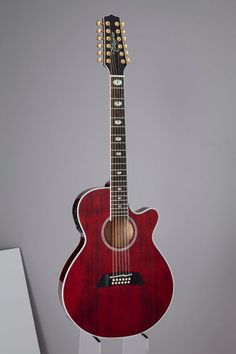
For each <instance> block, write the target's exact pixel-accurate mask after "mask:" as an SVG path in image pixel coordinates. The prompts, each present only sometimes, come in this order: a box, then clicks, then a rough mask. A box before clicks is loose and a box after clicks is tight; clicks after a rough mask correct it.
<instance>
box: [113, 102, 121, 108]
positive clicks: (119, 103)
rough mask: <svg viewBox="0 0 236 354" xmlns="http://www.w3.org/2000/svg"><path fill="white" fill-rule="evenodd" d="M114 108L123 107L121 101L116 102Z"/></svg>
mask: <svg viewBox="0 0 236 354" xmlns="http://www.w3.org/2000/svg"><path fill="white" fill-rule="evenodd" d="M114 106H116V107H120V106H122V102H121V101H115V102H114Z"/></svg>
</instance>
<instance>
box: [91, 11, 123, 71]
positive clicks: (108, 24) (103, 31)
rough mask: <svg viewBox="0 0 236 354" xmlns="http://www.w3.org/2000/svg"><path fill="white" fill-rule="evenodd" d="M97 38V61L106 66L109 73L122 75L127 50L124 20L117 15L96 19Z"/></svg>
mask: <svg viewBox="0 0 236 354" xmlns="http://www.w3.org/2000/svg"><path fill="white" fill-rule="evenodd" d="M97 26H98V28H97V33H98V36H97V40H98V44H97V47H98V52H97V54H98V55H99V58H98V59H97V61H98V62H99V63H103V65H104V66H106V67H107V69H108V70H109V72H110V74H111V75H123V73H124V69H125V67H126V65H127V63H129V62H130V60H129V58H128V57H127V55H128V51H127V50H126V49H127V44H126V43H125V42H126V37H125V36H124V34H125V29H124V28H123V27H124V22H120V19H119V17H116V16H113V15H110V16H105V17H104V18H103V19H102V21H99V20H98V21H97Z"/></svg>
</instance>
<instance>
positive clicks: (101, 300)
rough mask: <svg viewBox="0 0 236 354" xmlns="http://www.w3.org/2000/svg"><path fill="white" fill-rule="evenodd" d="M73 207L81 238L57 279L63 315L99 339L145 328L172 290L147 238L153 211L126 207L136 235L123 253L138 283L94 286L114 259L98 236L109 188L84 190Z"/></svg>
mask: <svg viewBox="0 0 236 354" xmlns="http://www.w3.org/2000/svg"><path fill="white" fill-rule="evenodd" d="M73 210H74V218H75V222H76V225H77V228H78V229H79V231H80V232H82V233H83V236H82V237H81V239H80V243H79V245H78V247H77V248H76V249H75V251H74V252H73V253H72V255H71V256H70V258H69V259H68V261H67V263H66V265H65V266H64V268H63V271H62V273H61V277H60V289H59V293H60V298H61V301H62V304H63V306H64V308H65V311H66V312H67V314H68V316H69V317H70V318H71V319H72V321H73V322H74V323H75V324H76V325H77V326H79V327H80V328H82V329H83V330H85V331H87V332H88V333H91V334H93V335H96V336H99V337H109V338H116V337H124V336H130V335H134V334H138V333H142V332H143V331H146V330H147V329H149V328H151V327H152V326H153V325H155V324H156V323H157V322H158V321H159V320H160V318H161V317H162V316H163V315H164V313H165V312H166V310H167V308H168V306H169V304H170V301H171V298H172V293H173V281H172V276H171V272H170V270H169V267H168V265H167V263H166V262H165V260H164V258H163V257H162V255H161V254H160V252H159V251H158V250H157V248H156V246H155V245H154V244H153V240H152V234H153V230H154V228H155V226H156V223H157V219H158V214H157V212H156V210H154V209H146V210H143V211H142V212H140V213H138V212H136V213H135V212H133V211H132V210H129V218H130V220H132V223H133V225H134V227H135V232H136V234H135V238H134V240H133V244H132V245H131V246H130V247H129V249H128V252H126V255H127V254H128V256H129V263H130V272H131V273H133V274H138V275H139V276H140V279H141V280H142V282H140V284H135V285H134V284H123V285H113V286H100V285H99V284H100V283H101V279H102V277H103V276H104V275H107V274H110V273H111V271H112V269H111V268H112V260H113V258H112V257H114V251H112V249H111V248H109V247H108V245H107V244H106V242H105V240H104V238H103V230H104V224H105V222H106V220H108V219H109V215H110V214H109V213H110V188H108V187H103V188H96V189H92V190H89V191H86V192H85V193H83V194H82V195H80V196H79V198H77V199H76V201H75V204H74V209H73ZM75 211H76V213H75ZM99 281H100V283H99Z"/></svg>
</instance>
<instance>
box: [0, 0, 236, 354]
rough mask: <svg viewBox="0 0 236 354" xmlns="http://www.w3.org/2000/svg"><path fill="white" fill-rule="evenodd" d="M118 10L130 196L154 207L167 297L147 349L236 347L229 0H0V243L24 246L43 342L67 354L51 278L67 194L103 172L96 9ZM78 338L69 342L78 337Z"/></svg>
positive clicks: (61, 248)
mask: <svg viewBox="0 0 236 354" xmlns="http://www.w3.org/2000/svg"><path fill="white" fill-rule="evenodd" d="M111 12H112V13H113V14H115V15H119V16H121V17H122V19H123V20H124V21H125V22H126V27H127V35H128V44H129V51H130V56H131V59H132V62H133V63H132V65H131V64H130V66H128V67H127V69H126V98H127V104H126V107H127V112H126V113H127V130H128V159H129V160H128V161H129V199H130V204H131V206H132V208H133V209H138V208H139V207H142V206H144V205H145V206H153V207H156V208H157V209H158V210H159V213H160V220H159V226H158V228H157V229H156V236H155V240H156V242H157V245H158V247H159V249H160V250H161V252H162V253H163V254H164V255H165V257H166V259H167V260H168V262H169V263H170V265H171V268H172V270H173V273H174V278H175V297H174V301H173V303H172V306H171V308H170V310H169V311H168V313H167V315H166V316H165V318H164V319H163V320H162V321H161V322H160V323H159V325H158V326H156V327H155V328H153V329H152V330H151V331H150V333H149V334H150V336H151V338H152V340H151V349H150V353H151V354H154V353H160V354H172V353H173V354H213V353H214V354H222V353H225V354H234V353H235V351H236V343H235V339H234V332H235V322H236V312H235V296H236V291H235V290H236V289H235V277H234V273H235V272H234V271H235V257H234V253H235V226H236V225H235V224H236V222H235V219H236V218H235V179H236V176H235V111H236V100H235V90H236V84H235V82H236V81H235V78H236V77H235V76H236V75H235V63H236V50H235V38H236V25H235V18H236V1H234V0H232V1H231V0H225V1H223V0H222V1H217V0H216V1H213V0H212V1H210V0H208V1H207V0H198V1H196V0H194V1H193V0H179V1H176V0H158V1H154V0H153V1H151V0H148V1H128V0H127V1H119V2H117V1H116V2H115V1H114V0H110V1H108V0H101V1H94V2H92V1H79V0H76V1H75V0H64V1H63V0H57V1H56V0H40V1H37V0H20V1H19V0H2V1H1V3H0V80H1V81H0V85H1V86H0V94H1V102H0V103H1V105H0V107H1V113H0V114H1V120H0V123H1V126H0V159H1V161H0V168H1V184H0V218H1V219H0V248H1V249H4V248H9V247H16V246H19V247H21V250H22V254H23V258H24V264H25V267H26V272H27V278H28V284H29V287H30V294H31V299H32V303H33V310H34V314H35V320H36V323H37V331H38V334H39V339H40V345H41V350H42V354H65V353H67V354H74V353H76V352H78V350H77V351H76V346H78V330H77V329H76V328H75V327H74V325H73V324H72V323H71V322H70V321H69V320H68V319H67V318H66V316H65V313H64V311H63V310H62V308H61V306H60V303H59V300H58V297H57V282H58V276H59V273H60V271H61V268H62V265H63V264H64V262H65V260H66V258H67V257H68V255H69V254H70V253H71V252H72V251H73V249H74V248H75V247H76V245H77V243H78V233H77V232H76V230H75V227H74V224H73V221H72V216H71V205H72V203H73V200H74V198H75V196H76V195H77V194H78V193H79V192H80V191H82V190H84V189H86V188H88V187H91V186H99V185H102V184H103V183H104V182H105V181H106V180H107V179H108V176H109V150H108V149H109V145H108V140H109V116H108V114H109V113H108V74H107V72H106V70H105V69H104V68H103V67H102V65H99V64H97V63H96V39H95V21H96V19H97V18H99V17H100V18H101V17H102V16H104V15H106V14H110V13H111ZM77 349H78V348H77Z"/></svg>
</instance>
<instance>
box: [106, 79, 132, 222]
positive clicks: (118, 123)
mask: <svg viewBox="0 0 236 354" xmlns="http://www.w3.org/2000/svg"><path fill="white" fill-rule="evenodd" d="M110 91H111V92H110V112H111V137H110V158H111V165H110V167H111V171H110V181H111V182H110V198H111V200H110V207H111V210H110V216H111V218H114V217H117V216H128V189H127V158H126V137H125V98H124V75H110Z"/></svg>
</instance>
